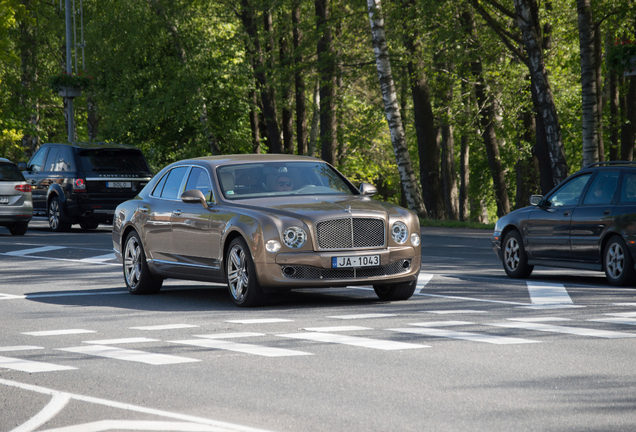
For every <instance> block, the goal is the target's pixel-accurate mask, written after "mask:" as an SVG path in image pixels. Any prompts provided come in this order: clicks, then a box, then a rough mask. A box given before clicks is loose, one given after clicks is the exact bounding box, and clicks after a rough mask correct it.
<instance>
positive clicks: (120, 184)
mask: <svg viewBox="0 0 636 432" xmlns="http://www.w3.org/2000/svg"><path fill="white" fill-rule="evenodd" d="M106 187H107V188H119V189H130V188H131V187H132V182H106Z"/></svg>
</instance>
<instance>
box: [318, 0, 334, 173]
mask: <svg viewBox="0 0 636 432" xmlns="http://www.w3.org/2000/svg"><path fill="white" fill-rule="evenodd" d="M330 1H331V0H315V2H314V5H315V9H316V28H317V30H318V34H319V35H320V38H319V40H318V49H317V54H318V75H319V76H320V145H321V157H322V159H323V160H325V161H326V162H327V163H330V164H332V165H335V164H336V163H337V160H336V151H337V143H336V137H337V131H338V125H337V121H336V86H337V82H336V62H335V58H334V57H335V56H334V48H333V41H332V32H331V22H330V21H329V17H330Z"/></svg>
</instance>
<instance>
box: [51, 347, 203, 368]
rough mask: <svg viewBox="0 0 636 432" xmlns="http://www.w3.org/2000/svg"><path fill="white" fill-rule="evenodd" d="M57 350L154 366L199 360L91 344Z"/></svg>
mask: <svg viewBox="0 0 636 432" xmlns="http://www.w3.org/2000/svg"><path fill="white" fill-rule="evenodd" d="M59 351H67V352H72V353H76V354H85V355H93V356H97V357H106V358H111V359H115V360H126V361H133V362H138V363H145V364H150V365H154V366H160V365H168V364H178V363H192V362H199V361H201V360H198V359H192V358H187V357H178V356H172V355H167V354H155V353H149V352H145V351H137V350H131V349H123V348H117V347H110V346H103V345H92V346H79V347H72V348H59Z"/></svg>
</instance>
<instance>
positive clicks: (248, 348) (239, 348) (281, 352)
mask: <svg viewBox="0 0 636 432" xmlns="http://www.w3.org/2000/svg"><path fill="white" fill-rule="evenodd" d="M170 342H171V343H175V344H182V345H192V346H197V347H202V348H210V349H217V350H226V351H234V352H240V353H243V354H252V355H258V356H262V357H289V356H306V355H313V354H312V353H308V352H304V351H296V350H290V349H284V348H274V347H267V346H262V345H253V344H247V343H238V342H231V341H227V340H220V339H190V340H177V341H170Z"/></svg>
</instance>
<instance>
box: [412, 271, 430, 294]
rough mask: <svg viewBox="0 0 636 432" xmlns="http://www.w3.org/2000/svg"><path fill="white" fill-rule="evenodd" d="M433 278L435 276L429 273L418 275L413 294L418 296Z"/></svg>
mask: <svg viewBox="0 0 636 432" xmlns="http://www.w3.org/2000/svg"><path fill="white" fill-rule="evenodd" d="M433 276H435V275H434V274H431V273H420V275H419V276H418V278H417V286H416V288H415V293H416V294H419V293H420V291H422V289H424V287H426V285H427V284H428V283H429V282H430V281H431V279H433Z"/></svg>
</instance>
